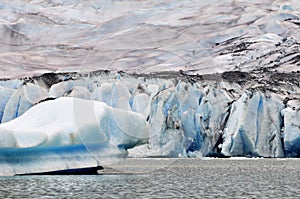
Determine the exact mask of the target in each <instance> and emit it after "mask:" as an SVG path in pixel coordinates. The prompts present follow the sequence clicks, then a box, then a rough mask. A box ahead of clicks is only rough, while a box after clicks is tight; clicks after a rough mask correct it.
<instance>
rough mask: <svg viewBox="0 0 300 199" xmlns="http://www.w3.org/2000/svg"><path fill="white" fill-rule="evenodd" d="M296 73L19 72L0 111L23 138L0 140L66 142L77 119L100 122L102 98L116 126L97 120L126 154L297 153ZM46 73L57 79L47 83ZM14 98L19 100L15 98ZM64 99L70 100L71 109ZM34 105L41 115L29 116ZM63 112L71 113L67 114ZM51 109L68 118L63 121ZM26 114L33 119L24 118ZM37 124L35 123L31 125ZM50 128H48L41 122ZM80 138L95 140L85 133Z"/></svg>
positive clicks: (82, 122)
mask: <svg viewBox="0 0 300 199" xmlns="http://www.w3.org/2000/svg"><path fill="white" fill-rule="evenodd" d="M298 75H299V74H298V73H291V74H284V73H277V74H276V73H274V72H264V73H259V72H258V73H253V74H252V73H246V72H238V71H233V72H226V73H221V74H213V75H201V76H200V75H190V74H184V73H183V72H169V73H152V74H127V73H124V72H119V73H114V72H109V71H96V72H91V73H86V74H82V73H49V74H44V75H41V76H35V77H32V78H23V79H22V78H21V79H18V81H21V83H19V84H18V86H16V87H14V88H13V87H12V85H10V86H6V85H9V84H8V82H7V81H9V82H12V83H14V82H16V81H17V80H14V81H12V80H2V81H0V85H2V87H1V89H0V95H2V96H5V97H4V99H5V101H4V102H3V103H2V104H3V105H2V106H1V107H2V108H1V110H0V113H1V114H2V115H7V113H10V117H11V120H10V121H6V120H2V124H1V128H4V129H6V127H9V126H10V127H11V129H15V131H16V132H19V133H20V138H17V137H14V139H12V138H13V137H11V135H10V134H9V133H2V134H3V136H4V134H5V136H7V137H5V136H4V137H3V138H2V139H3V140H5V139H8V140H10V139H11V141H9V142H7V141H3V142H2V147H4V146H5V147H16V146H21V147H25V148H28V147H31V145H33V146H39V145H40V144H41V145H42V146H44V145H45V146H46V145H47V146H48V145H49V146H52V144H54V145H53V147H54V146H56V145H55V144H58V145H57V146H65V145H66V146H68V145H70V144H71V143H70V140H69V138H70V137H68V136H70V135H69V134H68V133H70V132H72V133H74V132H76V127H78V126H83V127H84V126H85V125H88V126H89V125H92V123H93V122H90V121H95V122H94V123H95V124H97V126H98V124H99V121H102V120H103V119H101V118H100V119H99V118H98V116H97V114H96V118H97V119H95V118H94V119H93V118H91V119H90V118H89V115H92V116H93V115H94V110H95V111H96V112H97V110H98V108H97V107H96V104H97V106H98V103H99V107H102V106H104V107H112V108H106V109H109V110H110V109H113V110H118V111H117V112H115V113H116V114H113V116H111V113H106V114H107V115H108V116H106V117H108V118H110V119H109V120H111V121H110V122H112V123H113V124H114V125H115V126H114V127H112V126H105V127H104V126H101V125H102V123H101V122H100V127H99V128H100V130H98V131H97V132H98V133H99V132H100V133H101V132H102V131H101V128H103V133H106V134H109V135H110V141H109V143H111V144H112V145H113V146H118V147H117V149H118V150H121V149H123V150H124V151H123V152H124V154H125V152H126V154H127V153H128V152H129V154H127V155H129V156H131V154H133V156H134V157H153V156H157V157H162V156H163V157H207V156H209V157H236V156H243V157H244V156H246V157H277V158H279V157H299V136H300V131H299V128H298V123H299V109H300V108H299V107H300V106H299V104H300V103H299V98H297V96H298V93H299V91H300V87H299V80H298ZM49 77H51V78H49ZM49 79H53V80H54V81H53V82H51V83H49ZM274 85H276V87H274ZM25 91H26V92H27V95H26V94H25V93H26V92H25ZM15 96H21V97H19V98H16V97H15ZM16 99H18V100H16ZM71 99H72V100H71ZM78 100H79V101H78ZM80 100H83V101H88V102H91V103H93V104H94V107H89V108H76V107H82V105H80V104H79V105H78V106H77V105H76V103H75V102H77V101H78V102H81V101H80ZM16 101H17V102H16ZM60 101H61V102H63V101H70V102H71V104H72V103H73V106H72V105H70V104H68V103H66V104H65V105H63V103H62V104H61V105H60V106H61V107H59V106H57V105H53V108H51V106H49V107H47V106H46V105H47V104H50V103H55V102H57V103H58V102H60ZM16 103H17V104H18V105H17V106H12V105H11V104H16ZM74 103H75V104H74ZM58 104H59V103H58ZM65 106H66V107H68V108H69V109H68V110H67V111H64V110H65V108H64V107H65ZM39 107H41V108H39ZM42 107H44V108H43V109H42ZM26 109H27V110H26ZM52 109H53V110H52ZM71 109H72V110H71ZM33 110H36V112H34V111H33ZM48 112H50V113H51V112H55V116H51V115H49V116H47V115H48V114H46V113H48ZM64 112H65V113H64ZM77 112H78V113H77ZM4 113H5V114H4ZM33 113H34V114H36V115H37V116H32V115H33ZM71 113H72V114H73V117H71V115H70V114H71ZM60 114H62V115H63V114H69V115H67V116H66V118H67V119H68V120H66V118H64V117H65V116H60ZM43 115H46V116H43ZM82 115H84V116H82ZM35 117H38V118H35ZM44 117H45V118H44ZM51 117H52V118H51ZM53 117H54V118H56V117H58V118H59V117H63V118H61V121H60V122H58V120H56V119H55V120H54V119H53ZM103 117H104V116H103ZM136 117H137V118H136ZM28 119H30V120H29V121H31V122H32V124H31V123H27V122H24V121H27V120H28ZM71 119H73V120H72V121H70V122H62V121H64V120H65V121H69V120H71ZM35 120H36V121H35ZM39 120H41V121H43V120H45V121H47V122H45V123H40V122H39ZM52 120H54V121H55V122H58V123H55V122H54V123H53V122H52ZM62 123H63V124H66V123H67V124H68V125H67V126H64V125H62ZM34 124H36V125H37V126H38V127H35V126H31V125H34ZM140 124H141V125H140ZM103 125H104V124H103ZM56 126H57V127H56ZM120 127H122V128H121V129H120ZM48 128H49V132H46V130H45V131H43V130H42V129H48ZM55 128H58V129H60V130H63V131H62V132H59V137H55V136H54V137H55V138H54V137H53V140H55V141H50V140H51V139H50V138H49V140H48V141H46V142H45V140H44V139H45V138H43V136H44V134H45V133H46V134H47V133H50V134H51V133H53V132H52V130H53V131H54V132H57V131H59V130H58V129H55ZM143 128H145V129H143ZM27 129H32V130H33V129H34V132H31V133H33V134H38V135H37V136H29V137H28V138H26V136H24V135H25V134H24V135H23V133H25V132H28V131H30V130H27ZM77 130H78V129H77ZM39 131H41V132H43V133H37V132H39ZM95 131H96V130H95ZM3 132H4V131H3ZM79 132H80V131H79ZM86 132H87V134H89V133H88V131H86ZM91 132H93V130H91ZM91 132H90V133H91ZM126 132H127V133H126ZM28 133H29V132H28ZM65 133H66V134H65ZM124 133H125V134H126V136H125V137H123V134H124ZM29 134H30V133H29ZM96 134H97V133H96ZM96 134H95V135H94V134H93V133H92V135H91V136H95V138H94V139H92V140H93V141H95V142H96V143H98V142H99V144H100V145H101V143H102V142H101V140H102V138H99V139H96V138H97V135H96ZM9 136H10V137H9ZM75 137H76V136H75ZM75 137H74V136H73V139H74V141H75V142H76V138H75ZM82 138H85V137H84V136H82ZM31 139H33V140H31ZM97 140H99V141H97ZM81 141H83V143H89V142H90V140H89V139H88V138H87V140H85V139H83V140H81ZM5 143H6V145H5ZM59 143H60V144H59ZM139 145H140V146H139ZM120 146H122V147H120ZM107 154H109V153H108V152H107ZM108 156H109V155H108ZM125 156H126V155H124V156H123V157H125ZM100 159H101V158H100Z"/></svg>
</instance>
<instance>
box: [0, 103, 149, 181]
mask: <svg viewBox="0 0 300 199" xmlns="http://www.w3.org/2000/svg"><path fill="white" fill-rule="evenodd" d="M148 131H149V127H148V124H147V122H146V120H145V118H144V117H143V115H141V114H139V113H134V112H130V111H125V110H119V109H114V108H111V107H109V106H107V105H106V104H104V103H101V102H96V101H89V100H82V99H77V98H69V97H62V98H58V99H56V100H51V101H46V102H43V103H40V104H38V105H36V106H34V107H32V108H31V109H29V110H28V111H27V112H26V113H24V114H23V115H22V116H20V117H18V118H16V119H14V120H12V121H10V122H7V123H3V124H1V125H0V160H1V161H0V174H1V175H4V174H5V173H6V174H9V175H13V174H20V173H37V172H46V171H55V170H64V169H74V168H85V167H95V166H100V165H102V166H103V164H106V163H111V161H110V160H113V159H117V158H121V157H124V156H125V155H126V149H129V148H132V147H134V146H136V145H139V144H142V143H145V142H146V141H147V139H148V133H149V132H148Z"/></svg>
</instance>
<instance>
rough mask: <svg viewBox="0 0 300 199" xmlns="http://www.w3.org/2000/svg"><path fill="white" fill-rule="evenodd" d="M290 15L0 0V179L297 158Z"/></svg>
mask: <svg viewBox="0 0 300 199" xmlns="http://www.w3.org/2000/svg"><path fill="white" fill-rule="evenodd" d="M299 5H300V4H299V2H298V1H297V0H287V1H280V0H266V1H263V2H261V1H249V0H243V1H234V0H226V1H215V0H214V1H210V2H207V1H199V0H187V1H177V0H170V1H157V0H154V1H138V0H124V1H119V0H116V1H111V0H100V1H95V0H88V1H84V2H82V1H77V0H54V1H39V0H34V1H33V0H24V1H19V0H3V1H1V2H0V34H1V42H0V69H1V73H0V78H1V79H0V138H1V139H0V156H1V161H0V169H1V170H0V174H1V175H14V174H23V173H35V172H47V171H55V170H65V169H74V168H75V169H77V168H88V167H95V166H103V165H107V164H111V163H112V162H114V161H120V160H121V159H122V158H126V157H198V158H199V157H237V156H238V157H240V156H242V157H244V156H246V157H268V158H269V157H270V158H271V157H272V158H282V157H288V158H290V157H291V158H293V157H300V130H299V122H300V115H299V110H300V100H299V99H300V96H299V94H300V83H299V77H300V72H299V71H300V70H299V64H300V61H299V57H300V54H299V52H300V48H299V46H300V45H299V44H300V40H299V36H298V35H299V34H300V31H299V30H300V29H299V24H300V20H299V19H300V6H299ZM80 107H81V108H80ZM62 121H64V122H62ZM51 159H52V160H53V162H51ZM17 162H19V163H20V164H17Z"/></svg>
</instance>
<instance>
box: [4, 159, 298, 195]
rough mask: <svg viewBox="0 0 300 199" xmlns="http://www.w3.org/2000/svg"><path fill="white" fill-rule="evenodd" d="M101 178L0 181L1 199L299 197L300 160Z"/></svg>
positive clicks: (183, 163)
mask: <svg viewBox="0 0 300 199" xmlns="http://www.w3.org/2000/svg"><path fill="white" fill-rule="evenodd" d="M112 171H113V172H112ZM101 174H102V175H90V176H88V175H82V176H14V177H0V196H1V197H0V198H299V196H300V181H299V179H300V160H299V159H241V160H238V159H202V160H201V159H157V160H155V159H148V160H141V159H131V160H127V161H126V162H122V163H120V164H119V165H115V166H111V167H110V168H107V169H106V170H104V171H103V172H102V173H101Z"/></svg>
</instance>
